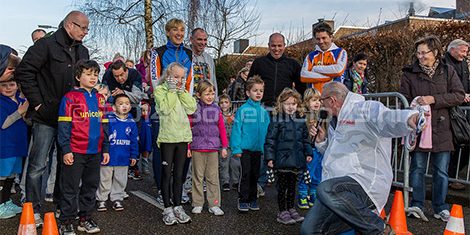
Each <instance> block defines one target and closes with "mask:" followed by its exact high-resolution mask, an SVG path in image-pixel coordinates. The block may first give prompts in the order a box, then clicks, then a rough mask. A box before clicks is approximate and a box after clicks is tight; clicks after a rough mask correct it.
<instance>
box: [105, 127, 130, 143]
mask: <svg viewBox="0 0 470 235" xmlns="http://www.w3.org/2000/svg"><path fill="white" fill-rule="evenodd" d="M128 130H129V131H128ZM130 132H131V128H126V135H128V134H129V133H130ZM109 144H110V145H131V141H130V140H122V139H117V131H116V130H114V131H113V133H112V134H111V135H109Z"/></svg>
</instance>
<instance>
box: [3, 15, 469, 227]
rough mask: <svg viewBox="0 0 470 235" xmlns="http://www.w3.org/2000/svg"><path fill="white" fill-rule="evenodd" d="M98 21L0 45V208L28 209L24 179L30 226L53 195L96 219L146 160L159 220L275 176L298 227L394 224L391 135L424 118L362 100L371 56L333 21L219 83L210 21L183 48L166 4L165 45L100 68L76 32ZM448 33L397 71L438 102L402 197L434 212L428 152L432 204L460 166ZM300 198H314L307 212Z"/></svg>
mask: <svg viewBox="0 0 470 235" xmlns="http://www.w3.org/2000/svg"><path fill="white" fill-rule="evenodd" d="M89 24H90V22H89V20H88V17H87V16H86V15H85V14H84V13H82V12H79V11H72V12H70V13H69V14H68V15H67V16H66V17H65V18H64V20H63V21H62V22H61V23H60V27H59V28H58V30H57V31H56V32H54V33H52V34H51V35H49V36H46V33H45V32H44V31H43V30H35V31H34V32H33V33H32V34H31V37H32V40H33V43H34V44H33V45H32V46H31V47H30V48H29V49H28V50H27V51H26V53H25V54H24V56H23V58H22V59H20V58H19V57H18V54H17V53H16V51H15V50H14V49H12V48H11V47H9V46H6V45H0V93H1V96H0V108H1V119H0V125H1V130H0V137H1V140H2V141H1V142H0V150H1V153H2V154H1V156H0V189H1V193H0V200H1V201H0V219H7V218H12V217H14V216H16V215H17V214H19V213H21V205H17V204H16V203H14V202H13V200H11V194H12V193H13V192H12V191H14V190H15V189H16V187H15V184H16V183H20V185H21V186H20V188H21V194H22V197H21V198H22V199H21V202H32V203H33V209H34V218H35V223H36V225H37V226H41V225H42V223H43V221H42V218H41V213H42V211H41V203H42V200H43V199H44V200H45V201H48V202H54V204H55V205H56V208H57V210H56V216H57V217H58V218H59V222H60V223H59V228H60V233H61V234H68V235H70V234H75V229H77V230H78V231H82V232H86V233H97V232H100V231H101V229H100V228H99V226H98V224H97V222H96V221H95V220H94V219H93V213H94V212H95V211H96V210H97V211H99V212H104V211H106V210H107V209H108V203H107V201H108V200H109V201H111V203H112V209H114V210H116V211H122V210H124V206H125V204H124V203H123V200H124V198H126V197H128V196H129V195H127V193H126V192H125V189H126V185H127V180H128V178H131V179H135V180H140V179H142V174H150V173H151V172H153V178H154V181H155V186H156V188H157V189H158V193H157V195H155V197H156V198H157V201H158V202H159V203H161V204H162V205H163V207H164V210H163V213H162V220H163V222H164V224H165V225H174V224H177V223H180V224H184V223H188V222H190V221H191V216H189V215H188V213H186V211H185V210H184V208H183V207H182V206H181V205H182V204H183V203H186V202H188V201H189V199H190V197H189V195H188V194H189V193H190V194H191V206H192V210H191V213H192V214H193V215H192V216H197V214H200V213H202V211H203V208H204V205H205V204H206V203H207V205H208V208H207V209H208V212H209V213H211V214H213V215H214V216H222V215H224V213H225V212H224V211H223V210H222V208H223V206H222V205H223V204H222V202H223V198H222V197H221V190H222V191H230V190H232V189H235V190H237V192H238V206H237V209H238V210H239V211H240V212H242V213H247V212H249V211H257V210H260V208H261V206H260V204H259V200H258V197H260V196H262V195H263V194H264V189H265V187H266V186H267V184H270V183H272V181H273V179H274V178H275V179H276V180H275V183H276V184H277V194H278V195H277V199H278V200H277V201H278V207H279V213H278V215H277V218H275V219H276V221H277V222H279V223H282V224H295V223H302V225H301V233H302V234H338V233H342V232H345V231H349V230H351V229H353V230H354V231H356V232H359V233H361V234H392V232H393V231H391V228H390V226H389V225H387V224H386V223H384V221H383V220H382V219H380V217H379V212H380V211H381V210H382V209H383V208H384V206H385V204H386V202H387V199H388V195H389V192H390V187H391V184H392V178H393V173H392V168H391V155H392V154H391V144H392V143H391V139H392V138H398V137H403V136H406V135H407V134H408V133H410V132H412V131H414V130H415V129H416V123H417V122H418V118H419V116H418V111H416V110H390V109H388V108H387V107H385V106H384V105H383V104H381V103H380V102H377V101H366V100H365V99H364V97H363V96H362V94H366V93H367V92H368V90H367V85H368V80H367V63H368V57H367V55H366V54H364V53H359V54H357V55H354V57H352V58H353V59H352V63H350V65H349V66H348V64H347V61H348V54H347V51H346V50H345V49H344V48H341V47H338V46H337V45H335V43H334V42H333V40H334V38H333V30H332V28H331V27H330V26H329V25H328V24H326V23H320V24H318V25H317V26H316V27H315V28H314V29H313V33H314V38H315V41H316V46H315V49H314V50H313V51H312V52H310V53H309V54H308V55H307V56H306V58H305V60H304V62H303V65H301V64H299V63H298V62H297V61H296V60H295V59H293V58H290V57H288V56H286V55H285V53H284V51H285V47H286V44H285V38H284V36H283V35H282V34H280V33H273V34H272V35H271V36H270V37H269V42H268V47H269V53H268V54H267V55H265V56H261V57H259V58H256V59H254V60H249V61H247V63H246V65H245V66H244V67H243V68H242V69H241V70H240V71H239V72H238V74H237V77H236V79H235V80H234V81H232V83H231V84H230V85H229V87H228V88H226V89H225V90H224V91H225V92H219V89H218V86H217V78H216V74H215V66H214V60H213V59H212V58H211V57H210V55H209V54H208V53H207V52H206V51H205V49H206V46H207V37H208V35H207V33H206V32H205V30H204V29H202V28H195V29H192V31H191V32H190V33H189V39H190V43H191V45H190V48H188V47H186V46H185V45H184V43H183V41H184V38H185V33H186V28H185V23H184V22H183V21H182V20H180V19H171V20H169V21H168V22H167V23H166V25H165V32H166V36H167V43H166V44H165V45H162V46H160V47H154V48H151V49H149V50H147V51H145V52H143V53H142V56H141V58H140V59H139V61H138V63H137V64H135V62H134V61H133V60H131V59H126V58H125V57H124V56H122V55H120V54H116V56H115V58H113V60H112V61H110V62H108V63H105V64H104V67H105V72H104V75H103V77H102V78H101V79H99V73H100V70H101V67H102V66H100V65H99V64H98V63H97V62H96V61H94V60H90V56H89V52H88V49H87V48H86V47H85V46H84V45H83V44H82V41H83V39H84V37H85V36H86V35H87V34H88V31H89V28H88V27H89ZM442 48H443V46H442V45H441V43H440V41H439V39H438V38H437V37H434V36H428V37H425V38H422V39H419V40H418V41H416V43H415V51H414V52H413V53H415V58H416V59H415V61H414V62H413V64H411V65H409V66H406V67H405V68H403V78H402V80H401V86H400V92H401V93H402V94H403V95H404V96H405V97H406V99H408V101H409V102H410V103H411V102H412V101H413V102H415V103H416V104H417V105H420V106H424V105H429V106H430V108H431V111H430V112H429V114H427V115H429V116H431V123H429V125H427V126H426V127H425V128H432V136H430V137H429V138H432V141H431V142H432V147H431V148H429V147H422V146H419V147H417V148H416V149H415V150H414V151H413V152H412V153H411V155H412V161H411V175H410V182H411V186H412V187H413V200H412V201H411V205H410V209H409V211H408V212H409V216H414V217H416V218H419V219H423V220H425V221H428V219H427V217H426V216H425V214H424V212H423V207H424V199H425V189H426V187H425V180H424V173H425V170H426V157H427V155H428V153H431V159H432V166H433V196H432V201H433V210H434V217H435V218H436V219H441V220H443V221H447V220H448V219H449V216H450V215H449V211H448V210H449V208H448V205H447V204H446V203H445V198H446V195H447V190H448V178H449V174H456V173H455V172H457V171H458V170H459V169H454V168H455V167H454V168H452V167H453V163H452V160H451V155H452V152H453V151H454V150H455V147H456V146H454V144H453V142H452V132H451V130H450V118H449V111H448V110H449V108H450V107H453V106H457V105H461V104H462V103H467V102H469V101H470V98H469V97H470V85H469V84H470V83H469V82H468V80H469V64H468V59H467V57H468V48H469V43H468V42H465V41H463V40H461V39H456V40H454V41H453V42H452V43H451V44H450V45H448V47H447V52H445V54H444V52H443V51H442ZM235 104H236V105H235ZM324 110H326V112H327V113H328V119H326V117H323V116H325V115H324V113H323V114H322V112H325V111H324ZM429 130H430V129H429ZM438 136H439V137H438ZM421 139H424V137H422V138H421ZM463 151H464V154H467V155H468V147H467V148H464V149H463ZM149 158H151V163H150V161H149ZM452 159H453V158H452ZM150 164H151V165H150ZM460 164H461V165H462V163H460ZM463 164H466V163H463ZM449 167H450V168H452V169H453V170H452V172H451V173H448V168H449ZM150 168H152V170H150ZM272 174H274V175H275V177H273V175H272ZM268 179H269V180H268ZM43 181H44V182H43ZM46 181H47V183H46ZM268 181H269V182H268ZM45 184H47V189H46V190H45V194H44V193H43V191H44V189H43V185H45ZM457 186H458V185H457ZM457 186H455V185H454V187H457ZM205 192H206V195H205ZM206 200H207V202H206ZM266 206H269V205H266ZM296 208H300V209H309V212H308V213H307V215H306V216H305V218H304V217H303V216H301V215H300V213H298V211H297V209H296ZM273 220H274V218H273ZM77 221H78V225H77V224H76V223H77Z"/></svg>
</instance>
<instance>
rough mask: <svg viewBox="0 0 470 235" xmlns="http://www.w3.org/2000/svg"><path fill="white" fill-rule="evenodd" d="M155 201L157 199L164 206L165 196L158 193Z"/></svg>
mask: <svg viewBox="0 0 470 235" xmlns="http://www.w3.org/2000/svg"><path fill="white" fill-rule="evenodd" d="M155 201H157V203H158V204H160V205H162V206H163V204H164V203H163V198H162V195H161V194H158V196H157V198H155Z"/></svg>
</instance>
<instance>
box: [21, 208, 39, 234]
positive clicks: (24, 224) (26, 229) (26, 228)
mask: <svg viewBox="0 0 470 235" xmlns="http://www.w3.org/2000/svg"><path fill="white" fill-rule="evenodd" d="M36 234H37V232H36V224H35V223H34V212H33V203H31V202H25V203H24V204H23V211H22V212H21V219H20V226H19V227H18V235H36Z"/></svg>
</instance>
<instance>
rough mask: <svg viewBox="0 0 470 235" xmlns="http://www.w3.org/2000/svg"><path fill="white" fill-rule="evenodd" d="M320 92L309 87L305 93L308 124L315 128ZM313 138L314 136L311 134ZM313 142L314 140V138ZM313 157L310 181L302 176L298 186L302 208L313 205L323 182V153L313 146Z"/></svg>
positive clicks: (299, 204) (309, 167) (310, 163)
mask: <svg viewBox="0 0 470 235" xmlns="http://www.w3.org/2000/svg"><path fill="white" fill-rule="evenodd" d="M320 95H321V94H320V92H318V91H317V90H315V88H309V89H307V90H305V93H304V106H305V107H306V108H307V126H308V127H309V128H314V127H315V125H316V123H317V122H318V120H316V118H317V116H318V112H319V110H320V107H321V102H320ZM310 138H311V139H313V136H310ZM312 143H313V140H312ZM312 154H313V159H312V161H311V162H308V163H307V172H308V173H309V175H310V182H308V183H306V182H305V178H304V177H301V178H300V181H299V186H298V192H299V195H298V199H299V201H298V207H299V208H301V209H309V207H312V206H313V202H314V201H315V198H316V188H317V186H318V184H320V182H321V171H322V166H321V163H322V159H323V155H322V154H321V153H320V152H319V151H318V150H317V148H313V152H312Z"/></svg>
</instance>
